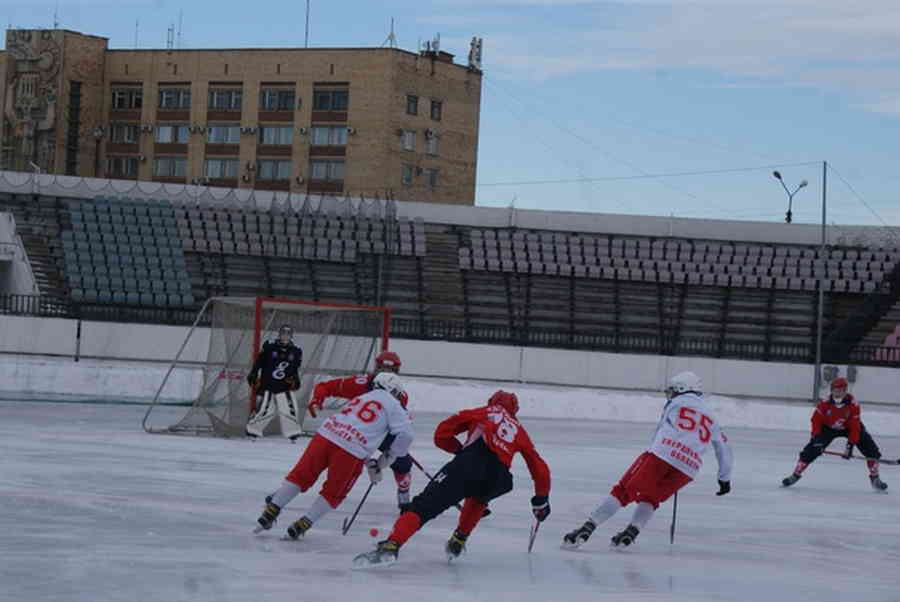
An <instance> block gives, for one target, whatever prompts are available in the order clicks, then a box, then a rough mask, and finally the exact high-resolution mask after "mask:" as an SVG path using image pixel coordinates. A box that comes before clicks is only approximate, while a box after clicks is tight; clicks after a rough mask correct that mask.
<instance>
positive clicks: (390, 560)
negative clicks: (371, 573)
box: [353, 539, 400, 569]
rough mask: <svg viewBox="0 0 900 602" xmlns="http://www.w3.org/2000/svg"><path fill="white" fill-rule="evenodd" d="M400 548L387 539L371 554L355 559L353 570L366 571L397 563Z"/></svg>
mask: <svg viewBox="0 0 900 602" xmlns="http://www.w3.org/2000/svg"><path fill="white" fill-rule="evenodd" d="M399 550H400V546H398V545H397V544H396V543H394V542H393V541H391V540H390V539H385V540H384V541H379V542H378V547H377V548H375V549H374V550H372V551H371V552H366V553H365V554H359V555H358V556H356V557H355V558H354V559H353V568H357V569H366V568H371V567H381V566H389V565H391V564H394V563H395V562H397V553H398V551H399Z"/></svg>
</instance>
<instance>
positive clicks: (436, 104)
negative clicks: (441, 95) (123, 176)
mask: <svg viewBox="0 0 900 602" xmlns="http://www.w3.org/2000/svg"><path fill="white" fill-rule="evenodd" d="M443 110H444V103H442V102H441V101H440V100H432V101H431V118H432V119H434V120H435V121H440V120H441V113H442V112H443Z"/></svg>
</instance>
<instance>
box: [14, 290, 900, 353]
mask: <svg viewBox="0 0 900 602" xmlns="http://www.w3.org/2000/svg"><path fill="white" fill-rule="evenodd" d="M3 314H5V315H16V316H36V317H47V318H71V319H78V320H94V321H100V322H123V323H143V324H165V325H183V326H188V325H190V324H192V323H193V321H194V320H195V318H196V316H197V309H196V308H191V307H183V308H182V307H145V306H135V305H115V304H96V303H75V302H73V301H72V300H71V299H69V298H67V297H51V296H45V295H0V315H3ZM200 326H208V324H204V323H201V324H200ZM391 336H392V337H394V338H401V339H420V340H437V341H449V342H460V343H484V344H493V345H518V346H527V347H549V348H557V349H573V350H590V351H609V352H613V353H638V354H652V355H674V356H695V357H715V358H728V359H739V360H748V361H777V362H796V363H806V364H811V363H814V361H815V352H816V349H815V343H814V342H813V341H811V342H810V343H808V344H805V343H764V342H759V341H741V340H726V341H724V342H722V341H721V340H720V339H719V338H718V337H707V338H704V337H681V336H666V335H664V334H634V333H629V332H627V330H625V329H622V330H621V331H619V332H604V333H584V332H578V331H572V330H569V329H559V330H553V329H536V328H529V329H524V328H523V329H517V328H511V327H509V326H500V325H495V324H473V323H471V322H469V323H466V322H464V321H448V320H429V319H427V318H417V319H409V318H396V317H395V318H393V319H392V320H391ZM823 361H824V362H826V363H850V364H855V365H868V366H891V367H900V348H897V347H886V346H881V345H862V344H858V345H855V346H853V347H852V348H851V350H850V352H849V353H846V352H844V354H843V355H842V357H841V358H839V359H838V358H834V359H830V358H829V357H828V355H827V354H826V355H825V357H823Z"/></svg>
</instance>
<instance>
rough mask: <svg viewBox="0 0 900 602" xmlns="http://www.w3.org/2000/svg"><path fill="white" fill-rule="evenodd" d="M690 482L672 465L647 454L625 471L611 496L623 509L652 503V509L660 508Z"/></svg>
mask: <svg viewBox="0 0 900 602" xmlns="http://www.w3.org/2000/svg"><path fill="white" fill-rule="evenodd" d="M691 480H692V479H691V477H689V476H687V475H686V474H684V473H683V472H681V471H680V470H678V469H677V468H675V467H674V466H672V465H671V464H669V463H667V462H665V461H664V460H661V459H660V458H658V457H656V456H654V455H653V454H651V453H650V452H644V453H642V454H641V455H640V456H638V458H637V460H635V461H634V463H633V464H632V465H631V467H630V468H629V469H628V470H626V471H625V474H624V475H622V478H621V479H619V482H618V483H616V485H615V486H614V487H613V488H612V491H611V492H610V493H611V494H612V495H613V496H614V497H615V498H616V499H617V500H619V502H620V503H621V504H622V505H623V506H627V505H628V504H630V503H631V502H648V503H650V504H653V508H659V505H660V504H662V503H663V502H664V501H666V500H667V499H669V498H670V497H671V496H672V494H673V493H675V492H676V491H678V490H679V489H681V488H682V487H684V486H685V485H687V484H688V483H690V482H691Z"/></svg>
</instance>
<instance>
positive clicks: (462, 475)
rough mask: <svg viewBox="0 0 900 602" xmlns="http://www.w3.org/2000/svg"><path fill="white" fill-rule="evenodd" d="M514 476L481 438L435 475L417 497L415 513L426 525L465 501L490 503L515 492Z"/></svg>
mask: <svg viewBox="0 0 900 602" xmlns="http://www.w3.org/2000/svg"><path fill="white" fill-rule="evenodd" d="M512 487H513V479H512V473H510V472H509V469H508V468H507V467H506V466H504V465H503V462H501V461H500V459H499V458H497V455H496V454H495V453H494V452H492V451H491V450H490V449H489V448H488V446H487V445H486V444H485V443H484V440H483V439H479V440H478V441H476V442H475V443H473V444H472V445H470V446H468V447H466V448H465V449H463V450H462V451H461V452H459V453H458V454H456V457H455V458H453V459H452V460H450V462H448V463H447V464H445V465H444V467H443V468H441V470H440V472H438V473H437V474H436V475H434V480H433V481H431V482H430V483H428V486H427V487H425V490H424V491H422V493H420V494H419V495H417V496H416V497H414V498H413V501H412V505H411V508H410V509H411V510H412V511H413V512H415V513H416V514H418V515H419V517H420V518H421V519H422V523H423V524H424V523H425V522H426V521H429V520H431V519H432V518H434V517H436V516H438V515H439V514H441V513H442V512H444V510H446V509H447V508H449V507H450V506H452V505H454V504H458V503H459V502H461V501H462V500H464V499H465V498H469V497H472V498H475V499H477V500H479V501H480V502H482V503H484V504H487V503H488V502H490V501H491V500H493V499H494V498H498V497H500V496H501V495H504V494H506V493H509V492H510V491H512Z"/></svg>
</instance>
